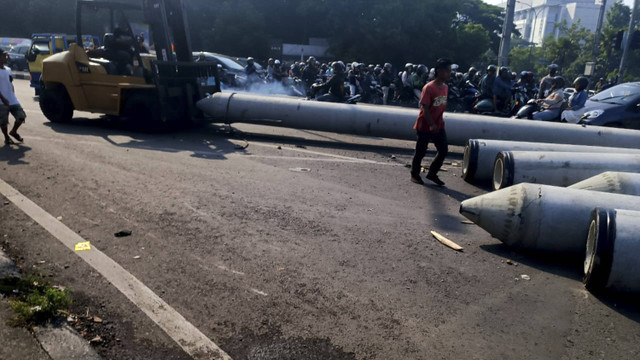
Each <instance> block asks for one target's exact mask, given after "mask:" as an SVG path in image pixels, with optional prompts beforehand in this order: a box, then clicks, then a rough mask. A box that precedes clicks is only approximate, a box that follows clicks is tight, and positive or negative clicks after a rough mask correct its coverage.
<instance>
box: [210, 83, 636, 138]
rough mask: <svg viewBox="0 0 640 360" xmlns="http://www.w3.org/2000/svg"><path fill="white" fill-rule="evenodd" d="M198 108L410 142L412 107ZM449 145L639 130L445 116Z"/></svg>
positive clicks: (254, 98)
mask: <svg viewBox="0 0 640 360" xmlns="http://www.w3.org/2000/svg"><path fill="white" fill-rule="evenodd" d="M197 106H198V108H199V109H200V110H202V111H203V112H204V113H205V114H207V115H209V116H210V117H212V118H213V121H214V122H220V123H228V124H230V123H250V124H261V125H270V126H280V127H287V128H294V129H305V130H317V131H327V132H334V133H342V134H353V135H365V136H377V137H383V138H391V139H402V140H415V139H416V134H415V131H414V130H413V124H414V123H415V121H416V119H417V117H418V110H417V109H407V108H400V107H393V106H376V105H347V104H333V103H326V102H318V101H309V100H304V99H300V98H287V97H275V96H264V95H254V94H249V93H231V92H222V93H216V94H214V95H212V96H210V97H207V98H205V99H202V100H200V101H199V102H198V104H197ZM444 117H445V123H446V127H447V136H448V137H449V143H450V144H451V145H458V146H464V145H465V144H466V143H467V140H469V139H477V138H483V139H496V140H513V141H533V142H548V143H560V144H576V145H594V146H612V147H613V146H616V147H624V148H638V147H640V131H636V130H624V129H612V128H605V127H595V126H581V125H576V124H560V123H552V122H543V121H529V120H516V119H505V118H497V117H490V116H481V115H471V114H461V113H445V115H444Z"/></svg>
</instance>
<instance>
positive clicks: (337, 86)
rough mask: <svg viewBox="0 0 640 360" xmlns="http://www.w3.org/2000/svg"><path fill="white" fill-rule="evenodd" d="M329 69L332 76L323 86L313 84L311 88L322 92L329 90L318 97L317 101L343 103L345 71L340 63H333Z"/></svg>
mask: <svg viewBox="0 0 640 360" xmlns="http://www.w3.org/2000/svg"><path fill="white" fill-rule="evenodd" d="M331 68H332V69H333V76H332V77H331V79H329V81H327V82H326V83H324V84H313V85H312V86H311V88H312V89H313V90H316V91H318V90H324V89H329V92H328V93H326V94H324V95H322V96H320V97H319V98H318V101H327V102H344V98H345V89H344V82H345V79H346V77H345V70H346V67H345V65H344V63H343V62H342V61H335V62H334V63H333V64H331Z"/></svg>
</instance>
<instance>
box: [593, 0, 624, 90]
mask: <svg viewBox="0 0 640 360" xmlns="http://www.w3.org/2000/svg"><path fill="white" fill-rule="evenodd" d="M630 19H631V8H630V7H628V6H627V5H624V4H623V3H622V1H621V0H618V1H616V2H615V3H614V4H613V6H611V9H610V10H609V12H608V13H607V19H606V22H605V24H604V26H603V28H602V36H601V40H600V45H599V46H600V52H599V53H600V55H599V56H598V60H597V61H598V65H597V67H596V76H595V77H596V78H600V77H602V78H615V77H616V76H617V74H618V66H619V64H620V59H621V57H622V51H621V50H616V49H615V48H614V43H615V38H616V36H617V34H618V32H620V31H627V28H628V27H629V20H630ZM629 63H630V65H631V66H633V64H631V62H629ZM628 74H629V73H628Z"/></svg>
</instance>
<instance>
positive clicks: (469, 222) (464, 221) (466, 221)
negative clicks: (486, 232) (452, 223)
mask: <svg viewBox="0 0 640 360" xmlns="http://www.w3.org/2000/svg"><path fill="white" fill-rule="evenodd" d="M460 223H461V224H465V225H475V223H474V222H473V221H469V220H462V221H460Z"/></svg>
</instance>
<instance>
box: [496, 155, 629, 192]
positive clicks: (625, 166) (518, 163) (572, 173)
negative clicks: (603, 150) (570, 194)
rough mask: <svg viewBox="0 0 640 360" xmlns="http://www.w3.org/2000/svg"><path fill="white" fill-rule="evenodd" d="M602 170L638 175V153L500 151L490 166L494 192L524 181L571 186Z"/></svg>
mask: <svg viewBox="0 0 640 360" xmlns="http://www.w3.org/2000/svg"><path fill="white" fill-rule="evenodd" d="M605 171H627V172H640V154H599V153H575V152H571V153H567V152H543V151H501V152H499V153H498V156H497V157H496V161H495V164H494V167H493V189H494V190H498V189H504V188H506V187H509V186H511V185H514V184H520V183H525V182H526V183H534V184H545V185H555V186H570V185H572V184H575V183H577V182H579V181H582V180H585V179H588V178H590V177H592V176H596V175H598V174H601V173H603V172H605Z"/></svg>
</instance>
